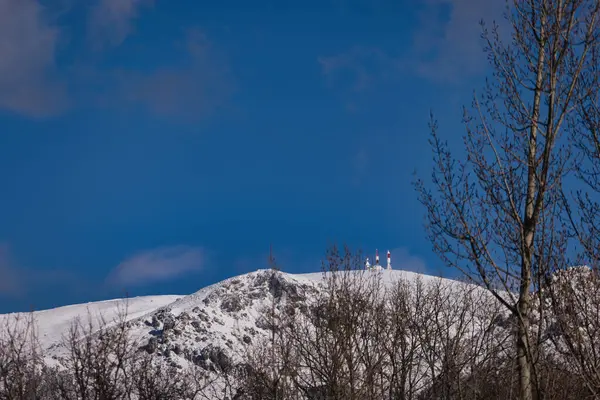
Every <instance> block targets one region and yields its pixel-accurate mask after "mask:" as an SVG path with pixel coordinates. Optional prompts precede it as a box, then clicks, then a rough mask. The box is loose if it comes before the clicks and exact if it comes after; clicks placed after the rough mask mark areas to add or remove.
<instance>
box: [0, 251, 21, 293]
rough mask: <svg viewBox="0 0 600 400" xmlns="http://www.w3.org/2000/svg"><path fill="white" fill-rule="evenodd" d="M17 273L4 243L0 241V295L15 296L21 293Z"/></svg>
mask: <svg viewBox="0 0 600 400" xmlns="http://www.w3.org/2000/svg"><path fill="white" fill-rule="evenodd" d="M22 289H23V287H22V285H21V281H20V279H19V274H18V273H17V270H16V269H15V267H14V265H13V263H12V258H11V255H10V248H9V246H8V244H6V243H0V296H6V297H15V296H18V295H20V294H22Z"/></svg>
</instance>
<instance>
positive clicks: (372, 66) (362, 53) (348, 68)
mask: <svg viewBox="0 0 600 400" xmlns="http://www.w3.org/2000/svg"><path fill="white" fill-rule="evenodd" d="M318 62H319V64H320V65H321V70H322V72H323V75H324V76H325V78H326V79H327V82H328V84H329V85H331V86H336V85H338V84H340V85H344V86H349V87H350V88H351V89H352V90H353V91H355V92H362V91H365V90H367V89H371V88H372V87H373V86H375V85H376V84H378V83H381V82H384V81H387V80H389V79H395V78H396V77H398V72H399V66H400V64H399V62H398V60H397V59H396V58H395V57H392V56H391V55H389V54H388V53H386V52H385V51H383V50H381V49H379V48H377V47H364V46H354V47H353V48H351V49H350V50H349V51H347V52H344V53H339V54H335V55H331V56H321V57H319V58H318Z"/></svg>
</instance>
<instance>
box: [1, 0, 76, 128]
mask: <svg viewBox="0 0 600 400" xmlns="http://www.w3.org/2000/svg"><path fill="white" fill-rule="evenodd" d="M60 34H61V30H60V29H59V27H58V26H57V25H56V24H55V21H53V18H52V16H51V15H50V14H49V13H48V10H47V9H45V8H44V7H43V6H42V5H41V4H40V3H39V2H38V1H36V0H0V108H3V109H6V110H9V111H12V112H15V113H19V114H24V115H28V116H35V117H39V116H47V115H49V114H53V113H55V112H57V111H59V110H61V109H64V108H65V107H66V104H67V97H66V90H65V86H64V85H62V84H61V82H60V81H59V80H58V79H57V66H56V53H57V48H58V43H59V38H60Z"/></svg>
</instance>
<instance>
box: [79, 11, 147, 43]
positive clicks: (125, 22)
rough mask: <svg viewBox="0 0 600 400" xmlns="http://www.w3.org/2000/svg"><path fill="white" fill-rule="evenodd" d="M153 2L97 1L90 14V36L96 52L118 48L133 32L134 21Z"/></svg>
mask: <svg viewBox="0 0 600 400" xmlns="http://www.w3.org/2000/svg"><path fill="white" fill-rule="evenodd" d="M152 4H153V2H152V0H97V3H96V4H95V5H94V6H93V7H92V10H91V12H90V14H89V22H88V36H89V38H90V40H91V44H92V46H93V47H94V48H95V49H96V50H100V49H103V48H104V47H107V46H118V45H120V44H121V43H123V41H124V40H125V39H126V38H127V36H128V35H129V34H130V33H131V32H132V30H133V24H132V21H133V20H134V19H135V18H136V17H137V16H138V14H139V12H140V9H141V8H142V6H148V5H152Z"/></svg>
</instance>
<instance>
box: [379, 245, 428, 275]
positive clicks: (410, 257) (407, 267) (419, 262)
mask: <svg viewBox="0 0 600 400" xmlns="http://www.w3.org/2000/svg"><path fill="white" fill-rule="evenodd" d="M390 252H391V257H392V268H393V269H398V270H403V271H412V272H418V273H420V274H425V273H427V271H428V269H427V264H426V263H425V260H423V259H422V258H421V257H419V256H417V255H414V254H411V253H410V251H409V250H408V248H407V247H398V248H396V249H393V250H390ZM385 257H386V256H385V254H384V255H383V257H382V262H384V263H385V262H387V261H385Z"/></svg>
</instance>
